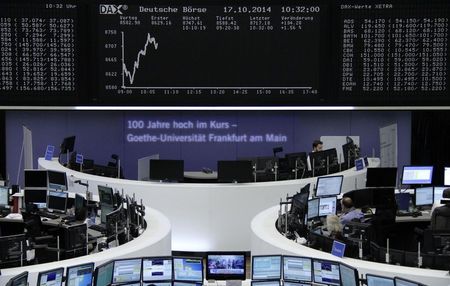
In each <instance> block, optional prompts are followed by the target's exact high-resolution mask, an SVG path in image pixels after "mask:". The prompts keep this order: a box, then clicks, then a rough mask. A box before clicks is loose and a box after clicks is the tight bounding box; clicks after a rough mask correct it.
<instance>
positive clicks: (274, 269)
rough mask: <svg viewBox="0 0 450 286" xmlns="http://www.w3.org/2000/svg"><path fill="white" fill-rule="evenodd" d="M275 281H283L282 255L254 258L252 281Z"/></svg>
mask: <svg viewBox="0 0 450 286" xmlns="http://www.w3.org/2000/svg"><path fill="white" fill-rule="evenodd" d="M275 279H277V280H280V279H281V255H258V256H253V257H252V280H275Z"/></svg>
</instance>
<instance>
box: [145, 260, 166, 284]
mask: <svg viewBox="0 0 450 286" xmlns="http://www.w3.org/2000/svg"><path fill="white" fill-rule="evenodd" d="M142 280H143V281H163V280H172V258H171V257H149V258H144V259H143V260H142Z"/></svg>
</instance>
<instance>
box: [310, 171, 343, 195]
mask: <svg viewBox="0 0 450 286" xmlns="http://www.w3.org/2000/svg"><path fill="white" fill-rule="evenodd" d="M343 179H344V176H331V177H319V178H317V189H316V197H322V196H337V195H339V194H340V193H341V188H342V181H343Z"/></svg>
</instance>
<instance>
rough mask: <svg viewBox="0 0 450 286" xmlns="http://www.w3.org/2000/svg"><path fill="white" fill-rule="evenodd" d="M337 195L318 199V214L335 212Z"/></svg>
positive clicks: (323, 214)
mask: <svg viewBox="0 0 450 286" xmlns="http://www.w3.org/2000/svg"><path fill="white" fill-rule="evenodd" d="M336 205H337V197H324V198H320V201H319V216H327V215H335V214H336Z"/></svg>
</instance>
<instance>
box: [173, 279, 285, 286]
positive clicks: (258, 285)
mask: <svg viewBox="0 0 450 286" xmlns="http://www.w3.org/2000/svg"><path fill="white" fill-rule="evenodd" d="M280 285H281V283H280V280H271V281H252V282H251V286H280ZM174 286H175V285H174Z"/></svg>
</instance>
